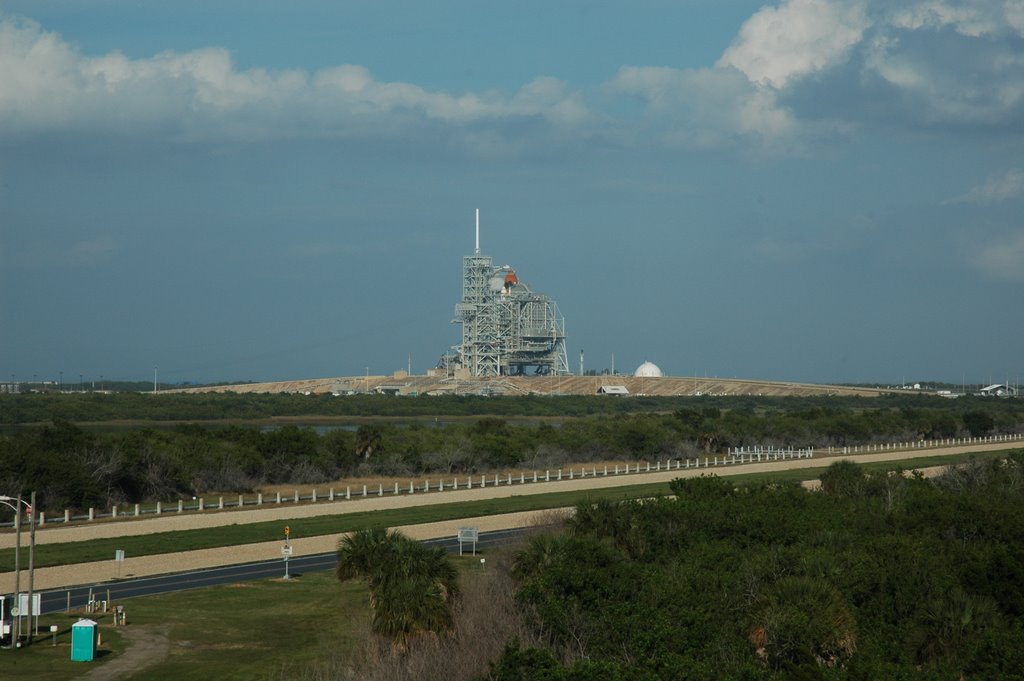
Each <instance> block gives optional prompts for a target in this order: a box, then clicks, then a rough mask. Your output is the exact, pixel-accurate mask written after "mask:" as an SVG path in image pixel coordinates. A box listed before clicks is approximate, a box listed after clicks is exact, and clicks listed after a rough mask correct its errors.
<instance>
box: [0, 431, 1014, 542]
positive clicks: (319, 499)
mask: <svg viewBox="0 0 1024 681" xmlns="http://www.w3.org/2000/svg"><path fill="white" fill-rule="evenodd" d="M1021 440H1024V435H1021V434H1012V435H990V436H987V437H972V438H945V439H940V440H918V441H915V442H899V443H886V444H871V445H851V446H845V447H829V448H828V449H827V450H826V452H827V453H826V456H844V455H849V454H873V453H880V452H890V451H912V450H918V449H930V448H936V447H955V446H965V445H974V444H994V443H998V442H1020V441H1021ZM819 451H820V450H815V449H814V448H813V447H807V448H803V449H795V448H793V447H788V448H785V447H779V448H776V447H773V446H767V447H764V446H745V447H730V448H729V449H728V450H727V451H726V452H725V453H721V452H719V453H718V454H714V455H710V456H704V457H695V458H692V459H689V458H688V459H682V458H674V459H667V460H664V461H662V460H660V459H659V460H658V461H655V462H653V463H652V462H650V461H645V462H642V463H641V462H637V463H635V464H632V463H626V464H625V465H624V467H622V468H621V469H620V466H619V465H615V466H614V468H612V469H609V468H608V466H606V465H605V466H603V467H602V468H601V469H598V468H597V466H590V467H589V469H588V467H586V466H580V467H578V468H577V467H573V466H570V467H569V468H568V471H565V470H564V469H562V468H558V469H557V470H554V471H553V470H550V469H548V470H545V471H544V473H543V475H541V474H540V471H533V474H532V476H531V475H528V474H527V473H525V472H523V471H520V473H519V476H518V478H517V477H516V476H515V475H514V474H512V473H504V474H499V473H493V474H482V475H479V476H473V475H464V476H461V477H460V476H449V477H437V478H434V479H433V480H431V479H430V478H429V477H428V478H425V479H424V480H423V484H422V485H420V484H419V483H418V482H417V481H415V480H410V481H409V486H408V487H407V488H406V487H405V486H404V485H401V484H400V483H397V482H396V483H394V488H393V489H391V488H388V489H386V490H385V489H384V485H383V484H378V486H377V489H373V488H370V489H367V486H366V485H362V490H359V489H356V490H353V489H352V487H351V486H346V487H345V491H344V493H342V492H341V491H340V489H337V488H334V487H331V488H329V489H328V491H327V493H326V494H324V491H323V489H319V490H318V489H316V488H314V489H313V490H312V492H311V493H310V494H309V495H300V494H299V491H298V490H295V492H294V494H292V495H289V496H284V497H283V496H282V495H281V493H280V492H276V493H275V496H274V498H273V499H269V498H268V499H264V495H263V494H256V495H253V496H251V497H249V498H246V497H245V495H242V494H239V495H238V499H237V501H236V500H233V499H232V500H227V501H226V500H225V499H224V497H218V499H217V503H216V504H212V503H209V504H208V503H206V500H205V499H204V498H202V497H199V498H193V500H192V502H191V503H189V502H186V501H184V500H182V499H178V500H177V503H176V504H175V503H174V502H171V503H169V504H165V503H164V502H160V501H158V502H156V503H155V505H154V506H152V507H150V508H144V507H143V506H141V505H140V504H134V507H133V508H132V510H131V512H129V513H126V512H124V511H123V510H120V511H119V509H118V507H117V506H114V507H112V508H111V510H110V512H107V513H103V512H97V511H96V509H94V508H90V509H89V510H88V513H87V514H81V515H72V513H71V511H70V510H68V509H65V511H64V514H63V516H58V517H56V518H47V517H46V514H45V513H40V514H39V526H40V527H42V526H44V525H47V524H52V523H70V522H73V521H77V520H85V521H87V522H88V521H93V520H98V519H102V518H118V517H135V516H140V515H168V514H173V513H185V512H205V511H210V510H217V511H219V510H223V509H228V508H243V507H246V506H251V507H263V506H280V505H282V504H293V505H294V504H298V503H300V502H303V501H308V502H310V503H323V502H327V503H334V502H339V501H342V500H345V501H349V500H352V499H353V498H354V499H365V498H368V497H369V496H375V497H383V496H384V495H385V494H387V495H390V496H399V495H403V494H426V493H429V492H446V491H451V490H458V489H472V488H473V487H482V488H483V487H498V486H506V487H507V486H511V485H514V484H515V485H530V484H543V483H545V482H557V481H559V480H563V479H568V480H574V479H575V478H576V477H580V478H588V477H591V478H595V477H607V476H610V475H611V476H615V475H636V474H638V473H656V472H662V471H672V470H690V469H700V468H715V467H723V466H725V467H728V466H737V465H741V464H749V463H764V462H769V461H786V460H791V459H810V458H814V456H815V454H816V452H819ZM563 475H565V476H567V477H563ZM474 478H475V479H474ZM10 525H11V523H4V524H3V525H0V526H10Z"/></svg>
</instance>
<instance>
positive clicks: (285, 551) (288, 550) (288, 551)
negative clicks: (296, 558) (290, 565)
mask: <svg viewBox="0 0 1024 681" xmlns="http://www.w3.org/2000/svg"><path fill="white" fill-rule="evenodd" d="M281 555H282V556H284V557H285V558H287V557H289V556H291V555H292V547H291V546H290V545H287V544H286V545H284V546H282V547H281Z"/></svg>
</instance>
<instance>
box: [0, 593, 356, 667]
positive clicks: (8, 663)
mask: <svg viewBox="0 0 1024 681" xmlns="http://www.w3.org/2000/svg"><path fill="white" fill-rule="evenodd" d="M122 604H123V605H124V606H125V611H126V613H127V617H128V627H126V628H121V629H116V628H114V627H113V626H112V623H111V619H110V616H109V615H96V616H93V615H89V617H91V618H92V619H95V620H97V621H98V622H99V623H100V632H101V635H102V640H103V644H102V645H101V646H100V648H99V650H98V653H99V654H98V655H97V659H96V660H95V661H94V662H92V663H85V662H71V661H70V656H71V653H70V651H71V634H70V628H71V625H72V624H74V622H75V621H77V619H78V615H77V614H70V615H65V614H61V615H54V616H48V617H43V618H41V626H40V630H41V631H43V630H45V631H48V630H49V625H50V624H57V625H58V626H59V627H60V632H59V633H58V636H57V646H56V647H54V646H53V645H52V644H51V636H50V634H48V633H47V634H45V635H42V636H41V637H40V638H39V639H38V640H37V641H36V643H35V644H34V645H32V646H28V647H25V648H22V649H20V650H0V679H2V680H3V681H15V680H25V679H33V680H34V681H62V680H64V679H72V678H75V677H76V676H78V675H81V674H83V673H85V672H86V671H89V670H90V669H91V668H93V667H97V666H103V665H106V664H108V663H109V662H112V661H113V660H115V659H116V658H118V657H120V656H122V655H123V654H124V652H125V650H126V648H127V647H128V643H127V642H126V640H125V636H124V634H127V633H130V632H131V630H132V628H135V629H136V630H138V629H139V628H140V627H147V628H153V629H155V630H158V631H160V632H161V636H163V637H164V638H166V639H169V641H170V646H169V649H168V652H167V654H166V657H164V656H163V653H162V652H161V651H159V650H158V651H157V652H156V654H155V655H154V657H156V658H162V659H159V661H157V662H155V664H153V666H149V667H147V668H146V669H145V672H144V674H140V675H129V677H128V678H145V679H153V680H154V681H159V680H161V679H167V680H178V681H181V680H184V679H219V680H227V679H238V680H239V681H241V680H249V679H260V678H267V677H268V676H275V677H276V676H277V675H279V674H280V672H281V671H282V669H286V668H288V667H289V666H296V667H297V666H303V665H305V664H306V663H309V662H311V661H313V660H315V659H318V658H322V657H324V656H329V655H334V654H339V653H342V654H343V653H345V652H347V651H348V650H350V649H351V648H352V646H354V645H356V644H357V643H358V642H359V641H361V640H363V637H364V636H365V632H366V630H367V629H366V625H365V624H364V623H365V622H367V621H368V612H367V608H368V596H367V591H366V586H365V585H364V584H362V583H361V582H348V583H345V584H341V583H339V582H338V581H337V580H336V579H335V578H334V576H333V575H332V574H330V573H318V574H310V575H308V576H302V577H300V578H297V579H292V580H289V581H287V582H286V581H284V580H264V581H258V582H244V583H240V584H236V585H230V586H222V587H213V588H210V589H203V590H200V591H186V592H182V593H176V594H167V595H163V596H151V597H146V598H135V599H127V600H125V601H124V602H123V603H122Z"/></svg>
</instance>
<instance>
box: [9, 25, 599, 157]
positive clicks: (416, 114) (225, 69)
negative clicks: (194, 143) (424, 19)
mask: <svg viewBox="0 0 1024 681" xmlns="http://www.w3.org/2000/svg"><path fill="white" fill-rule="evenodd" d="M589 115H590V114H589V112H588V111H587V108H586V105H585V104H584V102H583V98H582V96H581V95H580V94H579V93H576V92H571V91H569V89H568V87H567V86H566V84H565V83H563V82H562V81H559V80H557V79H554V78H548V77H541V78H537V79H535V80H533V81H532V82H530V83H527V84H526V85H524V86H523V87H522V88H520V90H519V91H518V92H515V93H513V94H511V95H508V94H505V93H501V92H498V91H489V92H481V93H474V92H468V93H464V94H459V95H453V94H450V93H447V92H443V91H438V90H428V89H426V88H422V87H420V86H418V85H414V84H410V83H402V82H384V81H379V80H377V79H376V78H374V76H373V75H372V74H371V73H370V72H369V71H368V70H367V69H365V68H364V67H362V66H357V65H342V66H337V67H333V68H328V69H324V70H322V71H319V72H316V73H313V74H308V73H306V72H304V71H301V70H282V71H268V70H264V69H249V70H244V71H242V70H238V69H236V68H235V66H234V64H233V63H232V60H231V55H230V54H229V53H228V52H227V51H226V50H224V49H220V48H208V49H201V50H194V51H191V52H185V53H177V52H164V53H161V54H158V55H156V56H154V57H152V58H149V59H129V58H128V57H125V56H124V55H122V54H120V53H117V52H113V53H110V54H107V55H103V56H100V57H90V56H85V55H82V54H80V53H79V51H78V50H77V49H76V48H74V47H73V46H72V45H69V44H68V43H66V42H64V41H63V40H62V39H61V38H60V37H59V36H58V35H56V34H54V33H50V32H46V31H44V30H42V28H41V27H40V26H39V25H38V24H35V23H33V22H29V21H17V20H13V19H3V20H0V131H8V132H26V131H27V132H47V131H52V130H56V129H62V130H78V131H90V132H91V131H104V132H129V133H131V132H147V133H148V132H152V131H154V130H167V131H171V132H173V133H174V134H178V135H181V136H184V137H189V138H203V137H207V136H216V137H224V136H227V137H237V138H252V137H257V138H259V137H270V136H311V135H316V136H328V137H329V136H338V135H346V134H353V133H358V134H360V135H366V134H367V133H372V132H373V131H374V130H381V131H388V132H390V133H393V132H394V131H395V130H396V129H399V128H403V127H404V128H415V127H416V126H417V125H424V124H440V125H443V126H450V127H453V128H457V127H458V126H464V125H468V124H484V125H493V126H498V127H500V126H501V125H502V124H503V123H504V122H507V121H510V120H512V121H514V120H520V119H530V120H536V121H542V122H543V123H544V124H546V125H550V126H555V127H559V126H575V125H580V124H583V123H585V122H586V121H587V120H588V118H589Z"/></svg>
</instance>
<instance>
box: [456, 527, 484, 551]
mask: <svg viewBox="0 0 1024 681" xmlns="http://www.w3.org/2000/svg"><path fill="white" fill-rule="evenodd" d="M479 537H480V529H479V528H476V527H460V528H459V555H460V556H461V555H462V544H463V543H464V542H472V544H473V555H474V556H475V555H476V541H477V539H478V538H479Z"/></svg>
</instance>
